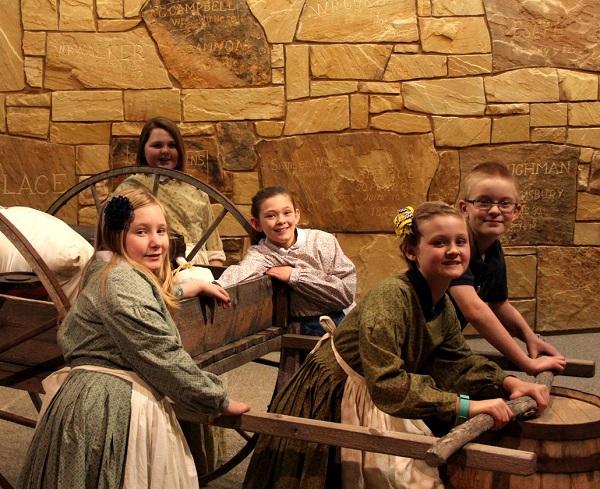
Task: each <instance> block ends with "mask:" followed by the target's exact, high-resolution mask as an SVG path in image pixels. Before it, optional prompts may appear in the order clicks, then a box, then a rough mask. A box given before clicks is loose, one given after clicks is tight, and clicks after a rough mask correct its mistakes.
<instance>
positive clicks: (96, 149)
mask: <svg viewBox="0 0 600 489" xmlns="http://www.w3.org/2000/svg"><path fill="white" fill-rule="evenodd" d="M76 154H77V170H76V172H77V175H95V174H96V173H100V172H103V171H105V170H108V169H109V168H110V165H109V156H110V147H109V145H108V144H90V145H82V146H77V151H76Z"/></svg>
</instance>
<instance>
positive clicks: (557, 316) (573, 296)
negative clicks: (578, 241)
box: [537, 246, 600, 331]
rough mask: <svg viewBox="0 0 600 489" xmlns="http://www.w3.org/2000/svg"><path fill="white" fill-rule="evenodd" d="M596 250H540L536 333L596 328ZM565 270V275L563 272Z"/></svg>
mask: <svg viewBox="0 0 600 489" xmlns="http://www.w3.org/2000/svg"><path fill="white" fill-rule="evenodd" d="M597 263H600V248H598V247H584V246H578V247H572V248H567V247H555V246H548V247H542V248H540V250H539V264H538V291H537V292H538V313H537V326H538V330H540V331H560V330H576V329H580V328H581V329H583V328H596V327H598V318H599V317H600V299H599V296H598V290H599V289H600V274H599V273H598V269H597V267H595V266H590V265H592V264H597ZM567 271H568V272H567Z"/></svg>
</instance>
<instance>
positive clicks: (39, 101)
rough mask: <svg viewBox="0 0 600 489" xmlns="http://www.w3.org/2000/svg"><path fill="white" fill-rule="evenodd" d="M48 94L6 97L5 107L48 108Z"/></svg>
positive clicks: (21, 94) (20, 94)
mask: <svg viewBox="0 0 600 489" xmlns="http://www.w3.org/2000/svg"><path fill="white" fill-rule="evenodd" d="M50 96H51V94H50V93H16V94H11V95H7V96H6V105H7V107H50V100H51V99H50Z"/></svg>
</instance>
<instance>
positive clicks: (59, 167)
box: [0, 109, 76, 223]
mask: <svg viewBox="0 0 600 489" xmlns="http://www.w3.org/2000/svg"><path fill="white" fill-rule="evenodd" d="M28 110H45V109H28ZM75 183H76V179H75V150H74V148H73V147H72V146H66V145H62V144H52V143H48V142H46V141H36V140H34V139H29V138H19V137H14V136H8V135H0V205H2V206H7V207H8V206H14V205H23V206H27V207H33V208H35V209H47V208H48V207H49V206H50V204H52V202H54V201H55V200H56V199H57V198H58V197H59V196H60V195H62V194H63V193H64V192H66V191H67V189H69V188H70V187H72V186H73V185H75ZM60 217H61V219H65V220H66V221H67V222H69V223H74V222H75V219H76V202H74V203H73V205H68V206H67V208H65V210H64V212H62V213H61V215H60Z"/></svg>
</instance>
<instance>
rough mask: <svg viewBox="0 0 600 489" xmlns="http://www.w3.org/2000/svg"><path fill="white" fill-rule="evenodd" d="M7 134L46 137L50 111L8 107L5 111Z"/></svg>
mask: <svg viewBox="0 0 600 489" xmlns="http://www.w3.org/2000/svg"><path fill="white" fill-rule="evenodd" d="M6 122H7V125H8V132H10V133H12V134H20V135H22V136H32V137H35V138H44V139H45V138H46V137H48V127H49V125H50V110H49V109H37V108H35V109H34V108H28V107H8V109H7V110H6Z"/></svg>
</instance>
